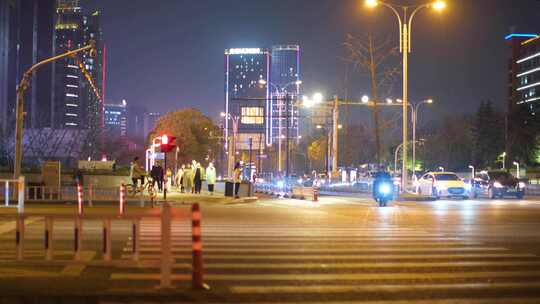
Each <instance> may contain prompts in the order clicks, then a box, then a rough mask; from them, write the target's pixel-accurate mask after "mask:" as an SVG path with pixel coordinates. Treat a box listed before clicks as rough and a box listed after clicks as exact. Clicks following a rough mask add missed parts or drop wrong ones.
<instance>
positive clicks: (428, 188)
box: [417, 172, 470, 199]
mask: <svg viewBox="0 0 540 304" xmlns="http://www.w3.org/2000/svg"><path fill="white" fill-rule="evenodd" d="M469 192H470V191H469V187H467V185H466V184H465V182H464V181H463V180H462V179H461V178H459V176H457V175H456V174H455V173H452V172H428V173H426V174H424V176H422V177H421V178H420V179H419V180H418V183H417V193H418V194H420V195H430V196H432V197H435V198H436V199H439V198H441V197H461V198H468V197H469Z"/></svg>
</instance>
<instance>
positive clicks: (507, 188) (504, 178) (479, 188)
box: [471, 171, 526, 199]
mask: <svg viewBox="0 0 540 304" xmlns="http://www.w3.org/2000/svg"><path fill="white" fill-rule="evenodd" d="M525 186H526V185H525V183H524V182H520V181H519V180H518V179H517V178H516V177H514V176H513V175H512V174H510V173H509V172H506V171H483V172H480V174H478V175H477V176H476V177H475V179H474V180H473V182H472V189H471V192H472V195H473V197H475V198H476V197H478V196H487V197H489V198H491V199H494V198H497V197H500V198H503V197H505V196H513V197H516V198H518V199H522V198H523V196H524V195H525Z"/></svg>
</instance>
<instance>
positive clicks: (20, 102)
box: [13, 40, 96, 178]
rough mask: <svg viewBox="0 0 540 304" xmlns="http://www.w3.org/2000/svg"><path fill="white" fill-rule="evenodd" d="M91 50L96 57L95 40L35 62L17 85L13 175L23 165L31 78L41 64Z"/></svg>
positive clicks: (16, 174) (15, 175) (18, 173)
mask: <svg viewBox="0 0 540 304" xmlns="http://www.w3.org/2000/svg"><path fill="white" fill-rule="evenodd" d="M84 51H90V56H91V57H95V53H96V43H95V41H93V40H92V41H90V43H89V44H88V45H86V46H84V47H82V48H78V49H76V50H72V51H69V52H66V53H63V54H60V55H58V56H54V57H51V58H48V59H45V60H43V61H40V62H38V63H36V64H34V65H33V66H32V67H31V68H30V69H28V70H27V71H26V72H24V74H23V78H22V79H21V82H20V83H19V86H18V87H17V111H16V121H15V164H14V168H13V177H14V178H19V176H20V175H21V167H22V139H23V129H24V116H25V114H24V93H25V91H26V89H28V88H29V87H30V78H31V77H32V75H33V74H34V72H35V71H36V70H37V69H38V68H39V67H41V66H43V65H45V64H47V63H50V62H54V61H56V60H58V59H62V58H64V57H68V56H74V55H76V54H77V53H80V52H84Z"/></svg>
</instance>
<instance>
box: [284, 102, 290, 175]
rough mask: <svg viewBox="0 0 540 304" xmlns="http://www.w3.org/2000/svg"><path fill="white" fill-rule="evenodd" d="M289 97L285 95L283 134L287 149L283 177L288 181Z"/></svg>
mask: <svg viewBox="0 0 540 304" xmlns="http://www.w3.org/2000/svg"><path fill="white" fill-rule="evenodd" d="M289 99H290V96H289V93H285V107H286V109H285V113H286V114H285V117H286V119H287V122H286V123H285V127H286V128H287V131H286V132H285V134H286V137H287V138H286V139H285V140H286V142H285V149H287V151H286V152H285V157H286V158H285V162H286V163H285V176H286V177H287V180H288V179H289V135H290V127H289V118H290V115H289V114H290V113H289V105H290V101H289Z"/></svg>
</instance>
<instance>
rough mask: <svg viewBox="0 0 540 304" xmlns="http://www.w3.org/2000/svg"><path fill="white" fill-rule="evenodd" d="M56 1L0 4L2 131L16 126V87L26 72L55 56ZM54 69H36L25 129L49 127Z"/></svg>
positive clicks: (27, 98) (4, 1)
mask: <svg viewBox="0 0 540 304" xmlns="http://www.w3.org/2000/svg"><path fill="white" fill-rule="evenodd" d="M55 4H56V2H55V0H2V1H0V121H1V122H0V128H1V129H2V131H4V133H9V132H10V130H9V128H10V127H11V126H13V125H14V118H15V107H16V105H15V102H16V87H17V85H18V83H19V81H20V80H21V78H22V75H23V73H24V72H25V71H26V70H28V69H29V68H30V67H31V66H32V65H34V64H35V63H37V62H39V61H41V60H43V59H45V58H48V57H51V56H52V55H53V53H54V46H53V41H54V18H55V14H54V12H55ZM52 96H53V67H52V65H47V66H43V67H41V68H40V69H39V70H37V71H36V72H35V74H34V76H33V77H32V79H31V82H30V88H29V89H28V90H27V91H26V94H25V96H24V97H25V105H24V106H25V112H26V113H27V115H26V116H25V126H26V128H43V127H50V126H51V124H52V122H51V115H52V112H53V109H52V106H51V105H52Z"/></svg>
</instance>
